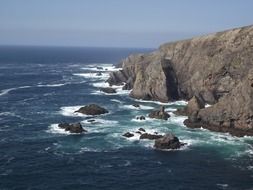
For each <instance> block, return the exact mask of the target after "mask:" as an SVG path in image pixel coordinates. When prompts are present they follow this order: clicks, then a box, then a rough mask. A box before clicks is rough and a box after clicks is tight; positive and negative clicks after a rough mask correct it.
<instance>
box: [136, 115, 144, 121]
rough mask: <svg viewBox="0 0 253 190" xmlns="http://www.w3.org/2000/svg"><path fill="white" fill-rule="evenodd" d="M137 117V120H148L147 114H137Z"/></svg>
mask: <svg viewBox="0 0 253 190" xmlns="http://www.w3.org/2000/svg"><path fill="white" fill-rule="evenodd" d="M136 119H137V120H146V118H145V116H143V115H141V116H137V117H136Z"/></svg>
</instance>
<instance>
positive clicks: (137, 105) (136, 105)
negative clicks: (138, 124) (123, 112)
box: [132, 104, 140, 108]
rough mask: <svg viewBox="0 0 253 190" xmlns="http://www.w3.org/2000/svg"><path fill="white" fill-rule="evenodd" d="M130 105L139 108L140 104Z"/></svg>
mask: <svg viewBox="0 0 253 190" xmlns="http://www.w3.org/2000/svg"><path fill="white" fill-rule="evenodd" d="M132 106H134V107H136V108H139V107H140V105H139V104H133V105H132Z"/></svg>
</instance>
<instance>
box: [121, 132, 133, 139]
mask: <svg viewBox="0 0 253 190" xmlns="http://www.w3.org/2000/svg"><path fill="white" fill-rule="evenodd" d="M123 136H124V137H126V138H130V137H133V136H134V134H133V133H130V132H127V133H125V134H124V135H123Z"/></svg>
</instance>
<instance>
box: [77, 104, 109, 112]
mask: <svg viewBox="0 0 253 190" xmlns="http://www.w3.org/2000/svg"><path fill="white" fill-rule="evenodd" d="M75 112H79V113H82V114H85V115H101V114H105V113H108V110H106V109H105V108H102V107H100V106H98V105H96V104H90V105H87V106H84V107H81V108H80V109H79V110H77V111H75Z"/></svg>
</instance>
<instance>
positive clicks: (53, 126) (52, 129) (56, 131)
mask: <svg viewBox="0 0 253 190" xmlns="http://www.w3.org/2000/svg"><path fill="white" fill-rule="evenodd" d="M47 132H48V133H53V134H65V135H69V134H71V133H70V132H69V131H65V129H61V128H60V127H58V124H51V125H50V126H49V127H48V130H47Z"/></svg>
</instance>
